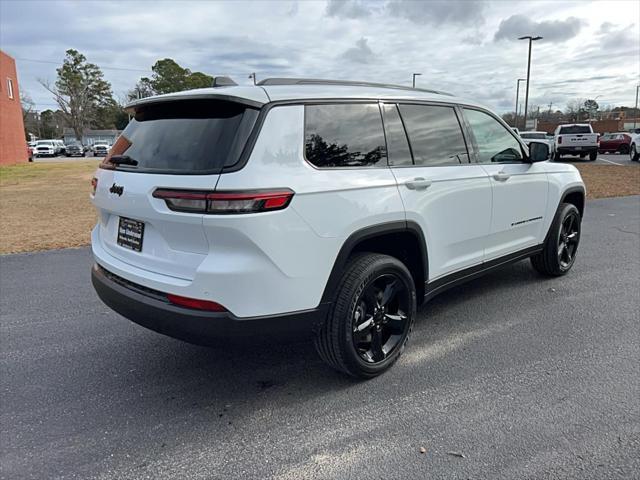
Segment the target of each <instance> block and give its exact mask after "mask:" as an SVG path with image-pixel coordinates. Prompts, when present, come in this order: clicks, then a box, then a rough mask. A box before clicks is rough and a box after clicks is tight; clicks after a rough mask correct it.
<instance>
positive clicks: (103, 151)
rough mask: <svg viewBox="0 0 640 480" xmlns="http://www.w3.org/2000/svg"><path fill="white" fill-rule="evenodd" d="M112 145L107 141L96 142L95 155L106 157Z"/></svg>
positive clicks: (94, 146) (94, 145)
mask: <svg viewBox="0 0 640 480" xmlns="http://www.w3.org/2000/svg"><path fill="white" fill-rule="evenodd" d="M110 148H111V145H109V144H108V143H107V142H96V143H94V144H93V148H92V151H93V156H94V157H105V156H106V155H107V154H108V153H109V149H110Z"/></svg>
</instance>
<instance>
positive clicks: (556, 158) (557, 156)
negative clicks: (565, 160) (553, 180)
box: [553, 152, 561, 162]
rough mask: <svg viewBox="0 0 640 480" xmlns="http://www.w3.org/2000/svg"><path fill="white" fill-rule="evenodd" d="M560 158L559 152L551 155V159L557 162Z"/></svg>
mask: <svg viewBox="0 0 640 480" xmlns="http://www.w3.org/2000/svg"><path fill="white" fill-rule="evenodd" d="M560 158H561V155H560V152H556V154H555V155H554V156H553V161H554V162H559V161H560Z"/></svg>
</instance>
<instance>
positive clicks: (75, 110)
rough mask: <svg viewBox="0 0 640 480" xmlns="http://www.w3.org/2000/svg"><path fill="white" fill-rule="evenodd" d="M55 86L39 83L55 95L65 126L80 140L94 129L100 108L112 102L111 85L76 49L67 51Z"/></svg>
mask: <svg viewBox="0 0 640 480" xmlns="http://www.w3.org/2000/svg"><path fill="white" fill-rule="evenodd" d="M56 71H57V72H58V78H57V80H56V83H55V85H51V84H50V83H49V82H48V81H44V80H38V81H39V82H40V84H41V85H42V86H43V87H44V88H46V89H47V90H48V91H49V92H51V93H52V94H53V97H54V99H55V101H56V103H57V104H58V106H59V107H60V110H61V111H62V114H63V116H64V118H65V121H66V123H67V124H68V125H69V126H70V127H71V128H73V132H74V134H75V136H76V139H77V140H79V141H80V140H82V134H83V133H84V131H85V129H86V128H88V127H90V126H91V123H92V122H93V121H95V119H96V116H97V114H98V112H99V111H100V109H101V108H104V107H106V106H108V105H110V104H112V103H113V98H112V95H111V85H110V84H109V82H107V81H106V80H104V78H103V74H102V71H101V70H100V68H99V67H98V66H97V65H95V64H93V63H88V62H87V59H86V57H85V56H84V55H82V54H81V53H80V52H78V51H77V50H73V49H70V50H67V52H66V56H65V58H64V61H63V63H62V66H61V67H60V68H58V69H56Z"/></svg>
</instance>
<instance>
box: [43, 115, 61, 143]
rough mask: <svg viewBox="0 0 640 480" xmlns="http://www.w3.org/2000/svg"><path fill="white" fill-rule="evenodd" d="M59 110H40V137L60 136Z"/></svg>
mask: <svg viewBox="0 0 640 480" xmlns="http://www.w3.org/2000/svg"><path fill="white" fill-rule="evenodd" d="M63 115H64V114H63V113H62V112H61V111H60V110H56V111H55V112H54V111H53V110H45V111H43V112H40V121H39V123H40V125H39V128H38V130H39V134H40V137H41V138H60V137H61V136H62V127H63V123H62V120H63V119H62V117H63Z"/></svg>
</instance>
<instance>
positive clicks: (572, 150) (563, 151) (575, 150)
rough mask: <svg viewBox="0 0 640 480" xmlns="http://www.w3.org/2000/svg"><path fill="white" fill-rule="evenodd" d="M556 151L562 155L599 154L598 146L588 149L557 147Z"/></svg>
mask: <svg viewBox="0 0 640 480" xmlns="http://www.w3.org/2000/svg"><path fill="white" fill-rule="evenodd" d="M556 151H557V152H558V153H560V154H567V153H570V154H574V155H579V154H581V153H591V152H597V151H598V146H597V145H596V146H588V147H557V148H556Z"/></svg>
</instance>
